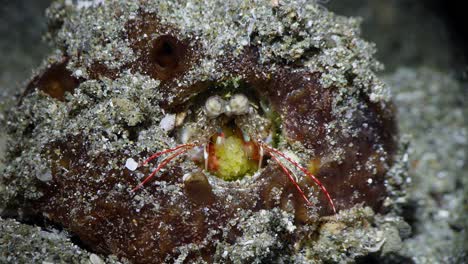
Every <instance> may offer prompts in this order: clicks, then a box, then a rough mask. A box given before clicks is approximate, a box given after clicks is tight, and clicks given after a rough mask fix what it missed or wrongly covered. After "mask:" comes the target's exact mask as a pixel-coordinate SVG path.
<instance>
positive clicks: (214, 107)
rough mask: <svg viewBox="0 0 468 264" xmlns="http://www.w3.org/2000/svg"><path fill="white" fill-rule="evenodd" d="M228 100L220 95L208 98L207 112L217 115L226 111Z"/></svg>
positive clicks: (208, 114) (210, 115)
mask: <svg viewBox="0 0 468 264" xmlns="http://www.w3.org/2000/svg"><path fill="white" fill-rule="evenodd" d="M225 105H226V102H225V101H224V100H223V99H221V97H219V96H212V97H210V98H208V99H207V100H206V103H205V112H206V115H207V116H209V117H217V116H219V115H221V114H222V113H224V108H225Z"/></svg>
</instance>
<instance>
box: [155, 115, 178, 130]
mask: <svg viewBox="0 0 468 264" xmlns="http://www.w3.org/2000/svg"><path fill="white" fill-rule="evenodd" d="M175 125H176V115H174V114H167V115H166V116H164V117H163V119H161V122H160V123H159V127H160V128H161V129H162V130H164V131H166V132H169V131H172V130H173V129H174V127H175Z"/></svg>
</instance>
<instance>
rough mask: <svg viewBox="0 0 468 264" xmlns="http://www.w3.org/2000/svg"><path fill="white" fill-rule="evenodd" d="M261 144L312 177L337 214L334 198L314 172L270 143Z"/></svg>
mask: <svg viewBox="0 0 468 264" xmlns="http://www.w3.org/2000/svg"><path fill="white" fill-rule="evenodd" d="M260 145H261V146H263V147H264V148H265V149H266V150H268V152H270V153H274V154H277V155H279V156H281V157H282V158H284V159H286V160H287V161H289V162H290V163H291V164H292V165H293V166H295V167H296V168H298V169H299V170H301V171H302V172H303V173H304V174H306V175H307V176H308V177H309V178H311V179H312V180H313V181H314V182H315V184H317V185H318V186H319V188H320V189H321V190H322V192H323V193H324V194H325V196H327V200H328V202H329V203H330V206H331V207H332V209H333V212H334V213H335V214H336V208H335V204H334V203H333V200H332V198H331V196H330V193H329V192H328V191H327V189H326V188H325V186H323V184H322V183H321V182H320V181H319V180H318V179H317V178H316V177H315V176H314V175H313V174H312V173H310V172H308V171H307V169H305V168H304V167H302V166H301V165H299V163H297V162H295V161H294V160H292V159H291V158H289V157H288V156H286V155H285V154H284V153H283V152H281V151H279V150H277V149H275V148H273V147H270V146H268V145H266V144H264V143H262V142H260ZM272 157H273V155H272Z"/></svg>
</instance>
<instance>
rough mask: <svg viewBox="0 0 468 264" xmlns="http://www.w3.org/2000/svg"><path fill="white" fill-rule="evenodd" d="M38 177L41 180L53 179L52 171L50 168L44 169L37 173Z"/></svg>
mask: <svg viewBox="0 0 468 264" xmlns="http://www.w3.org/2000/svg"><path fill="white" fill-rule="evenodd" d="M36 178H38V179H39V180H40V181H43V182H48V181H51V180H52V172H51V171H50V170H46V171H43V172H41V173H38V174H36Z"/></svg>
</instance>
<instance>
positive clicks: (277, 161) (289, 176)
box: [271, 155, 312, 205]
mask: <svg viewBox="0 0 468 264" xmlns="http://www.w3.org/2000/svg"><path fill="white" fill-rule="evenodd" d="M271 158H272V159H273V160H274V161H275V162H276V163H277V164H278V165H279V166H280V167H281V169H282V170H283V172H284V173H285V174H286V176H288V178H289V179H290V180H291V181H292V183H293V184H294V186H295V187H296V189H297V190H298V191H299V193H300V194H301V196H302V198H304V200H305V201H306V203H307V205H312V203H311V202H310V201H309V199H307V197H306V196H305V194H304V192H303V191H302V189H301V187H299V184H297V182H296V180H295V179H294V177H293V176H292V175H291V171H289V170H288V169H287V168H286V167H285V166H284V165H283V164H282V163H281V161H280V160H279V159H278V158H277V157H276V156H274V155H271Z"/></svg>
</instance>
